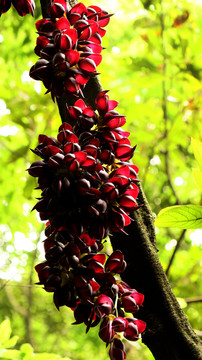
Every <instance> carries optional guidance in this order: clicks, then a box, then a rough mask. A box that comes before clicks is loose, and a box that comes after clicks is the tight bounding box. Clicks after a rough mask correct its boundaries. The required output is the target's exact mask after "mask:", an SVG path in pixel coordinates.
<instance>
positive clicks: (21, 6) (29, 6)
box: [0, 0, 35, 16]
mask: <svg viewBox="0 0 202 360" xmlns="http://www.w3.org/2000/svg"><path fill="white" fill-rule="evenodd" d="M11 5H13V6H14V7H15V9H16V10H17V12H18V14H19V15H20V16H25V15H27V14H31V15H32V16H34V9H35V2H34V0H0V16H1V14H3V13H5V12H7V11H8V10H9V9H10V7H11Z"/></svg>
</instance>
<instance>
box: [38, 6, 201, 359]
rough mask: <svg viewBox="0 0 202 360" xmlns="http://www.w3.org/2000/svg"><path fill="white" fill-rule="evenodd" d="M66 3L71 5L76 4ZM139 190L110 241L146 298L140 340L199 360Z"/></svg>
mask: <svg viewBox="0 0 202 360" xmlns="http://www.w3.org/2000/svg"><path fill="white" fill-rule="evenodd" d="M67 2H68V4H69V5H70V6H73V5H75V4H76V3H77V2H78V1H77V0H73V1H70V0H68V1H67ZM47 3H48V1H47V0H41V6H42V14H43V17H48V14H47ZM101 90H102V86H101V84H100V82H99V79H98V78H97V77H94V78H91V79H90V81H89V82H88V83H87V85H86V87H85V90H84V95H85V98H86V102H87V103H88V104H89V105H91V106H93V107H94V99H95V97H96V95H97V94H98V92H99V91H101ZM66 103H67V104H68V105H71V104H72V103H74V99H73V100H72V99H70V98H68V97H65V96H64V97H63V98H62V99H60V100H58V107H59V111H60V114H61V117H62V121H65V107H66ZM139 187H140V193H139V199H138V202H139V204H141V205H142V207H141V208H139V209H138V210H137V211H136V212H135V213H134V214H133V219H134V221H133V222H132V223H131V225H129V226H128V227H127V228H126V231H127V233H128V235H125V234H122V233H121V234H119V233H114V234H113V236H112V237H111V241H112V245H113V248H114V249H120V250H121V251H122V252H123V253H124V256H125V259H126V261H127V263H128V267H127V269H126V271H125V272H124V274H123V280H125V281H126V282H127V283H128V284H129V285H130V286H131V287H134V288H135V289H137V290H138V291H139V292H142V293H143V294H144V295H145V301H144V307H143V308H142V309H141V310H140V311H139V312H138V313H137V314H136V315H135V316H137V317H138V318H140V319H142V320H144V321H146V323H147V329H146V331H145V333H144V335H143V337H142V340H143V342H144V343H145V344H146V345H147V346H148V348H149V349H150V350H151V352H152V353H153V355H154V357H155V359H156V360H200V359H201V360H202V349H201V346H200V340H199V338H198V337H197V335H196V334H195V332H194V331H193V329H192V327H191V325H190V324H189V322H188V320H187V318H186V316H185V314H184V313H183V311H182V309H181V308H180V306H179V304H178V302H177V300H176V298H175V296H174V294H173V292H172V289H171V287H170V284H169V283H168V280H167V277H166V275H165V273H164V271H163V269H162V266H161V264H160V261H159V258H158V255H157V248H156V239H155V231H154V224H153V216H152V212H151V209H150V207H149V204H148V201H147V199H146V197H145V195H144V192H143V191H142V188H141V185H139Z"/></svg>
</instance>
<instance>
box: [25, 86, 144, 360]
mask: <svg viewBox="0 0 202 360" xmlns="http://www.w3.org/2000/svg"><path fill="white" fill-rule="evenodd" d="M117 105H118V103H117V102H116V101H113V100H109V97H108V95H107V91H102V92H101V93H99V94H98V96H97V97H96V100H95V110H93V108H91V107H88V106H86V105H85V103H84V101H83V100H81V99H80V100H77V101H76V103H75V104H74V106H71V107H68V106H67V116H68V120H69V122H71V124H72V126H71V125H70V124H68V123H63V124H62V125H61V126H60V128H59V133H58V136H57V139H54V138H52V137H48V136H46V135H39V144H38V146H37V147H36V148H35V150H33V152H34V153H35V154H36V155H38V156H40V157H41V158H42V160H39V161H35V162H34V163H33V164H32V165H31V166H30V168H29V169H28V171H29V173H30V175H32V176H34V177H37V178H38V188H39V189H41V191H42V193H41V198H40V199H39V201H38V202H37V204H36V205H35V206H34V209H36V210H37V211H39V214H40V217H41V219H42V220H48V224H47V228H46V236H47V239H46V240H45V242H44V246H45V254H46V261H45V262H43V263H41V264H39V265H37V266H36V270H37V272H38V276H39V284H43V285H44V289H45V290H46V291H49V292H53V293H54V303H55V305H56V307H57V308H59V307H60V306H63V305H66V306H69V307H70V308H72V309H73V310H74V316H75V324H80V323H83V322H84V323H85V324H86V326H87V331H88V330H89V328H90V327H92V326H95V325H97V324H98V323H100V322H101V325H100V332H99V336H100V338H101V339H102V340H103V341H104V342H106V344H107V345H108V344H109V343H110V351H109V354H110V357H111V359H112V360H118V359H121V360H122V359H125V350H124V344H123V343H122V341H121V340H120V333H122V335H123V336H124V338H125V339H128V340H133V341H135V340H137V339H138V338H139V334H141V333H142V332H143V331H144V329H145V323H144V322H143V321H141V320H137V319H134V318H130V317H125V315H124V314H125V313H124V312H127V313H128V312H129V313H135V312H137V311H138V309H139V307H140V306H141V305H142V303H143V300H144V296H143V295H142V294H140V293H138V292H137V291H136V290H134V289H131V288H130V287H129V286H128V285H127V284H126V283H124V282H122V281H120V280H117V279H116V278H115V275H116V274H121V273H122V272H123V271H124V270H125V267H126V262H125V260H124V256H123V254H122V252H121V251H119V250H116V251H114V252H113V253H112V254H111V256H109V257H108V259H107V260H106V256H105V254H103V253H101V254H100V253H99V252H100V251H101V250H102V249H103V244H102V240H103V239H105V238H106V236H107V235H109V234H110V232H111V231H124V227H125V226H127V225H128V224H130V222H131V219H130V216H129V214H130V213H131V211H133V210H135V209H137V207H138V206H137V203H136V198H137V196H138V187H137V185H136V182H137V181H138V179H137V172H138V168H137V167H136V166H135V165H132V164H129V163H128V160H129V159H130V158H131V157H132V156H133V153H134V150H135V148H133V147H132V146H131V144H130V141H129V140H128V135H129V133H126V132H124V131H123V130H122V129H121V127H122V126H123V125H124V124H125V121H126V120H125V118H124V116H123V115H120V114H119V113H118V112H117V111H116V110H114V109H115V107H116V106H117Z"/></svg>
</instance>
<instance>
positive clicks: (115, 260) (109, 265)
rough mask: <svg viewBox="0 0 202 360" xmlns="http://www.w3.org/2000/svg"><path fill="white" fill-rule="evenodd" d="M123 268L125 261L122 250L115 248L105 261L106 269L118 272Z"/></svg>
mask: <svg viewBox="0 0 202 360" xmlns="http://www.w3.org/2000/svg"><path fill="white" fill-rule="evenodd" d="M125 268H126V262H125V260H124V256H123V254H122V252H121V251H120V250H115V251H114V252H113V253H112V254H111V255H110V257H109V258H108V259H107V261H106V264H105V269H106V271H110V272H112V273H114V274H120V273H122V272H123V271H124V270H125Z"/></svg>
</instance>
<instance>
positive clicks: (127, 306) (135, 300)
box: [121, 291, 144, 313]
mask: <svg viewBox="0 0 202 360" xmlns="http://www.w3.org/2000/svg"><path fill="white" fill-rule="evenodd" d="M143 301H144V295H143V294H141V293H138V292H137V291H134V292H132V291H129V292H126V293H125V294H123V295H122V296H121V303H122V306H123V308H124V310H125V311H126V312H131V313H134V312H136V311H138V310H139V307H140V306H141V305H142V303H143Z"/></svg>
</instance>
